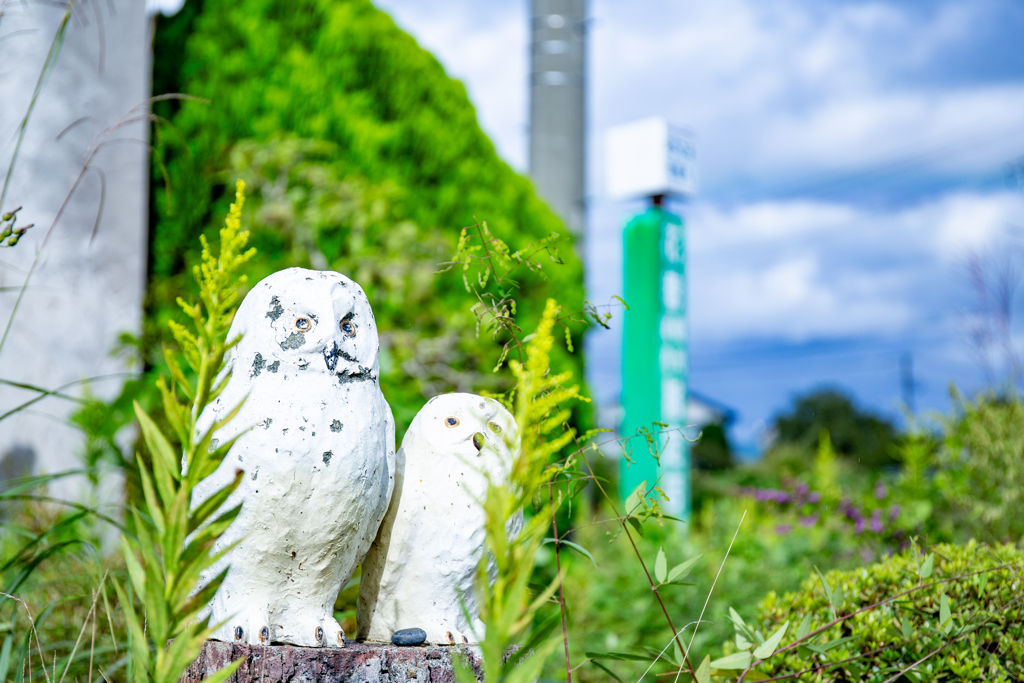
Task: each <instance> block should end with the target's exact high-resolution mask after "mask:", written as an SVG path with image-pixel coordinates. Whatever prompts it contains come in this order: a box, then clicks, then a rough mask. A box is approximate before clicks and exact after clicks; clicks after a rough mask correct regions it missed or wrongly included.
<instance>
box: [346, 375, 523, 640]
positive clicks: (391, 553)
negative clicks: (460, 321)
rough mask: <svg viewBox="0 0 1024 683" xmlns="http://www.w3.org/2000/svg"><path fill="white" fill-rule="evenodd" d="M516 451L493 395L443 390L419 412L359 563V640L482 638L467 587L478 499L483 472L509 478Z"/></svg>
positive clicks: (513, 433) (476, 546)
mask: <svg viewBox="0 0 1024 683" xmlns="http://www.w3.org/2000/svg"><path fill="white" fill-rule="evenodd" d="M518 454H519V435H518V430H517V428H516V423H515V419H514V418H513V417H512V415H511V414H510V413H509V412H508V411H507V410H505V408H504V407H503V406H502V405H501V404H500V403H498V402H497V401H495V400H493V399H489V398H483V397H480V396H474V395H473V394H445V395H443V396H435V397H434V398H432V399H430V401H428V402H427V404H426V405H425V406H424V407H423V409H422V410H420V412H419V413H417V415H416V417H415V418H414V419H413V421H412V424H411V425H410V426H409V431H408V432H406V434H405V438H403V439H402V447H401V448H400V449H399V450H398V456H397V464H396V469H397V472H396V475H395V492H394V496H392V499H391V505H390V507H389V508H388V512H387V515H386V516H385V518H384V522H383V523H382V524H381V528H380V531H379V533H378V535H377V538H376V539H375V540H374V542H373V546H372V547H371V548H370V552H369V553H368V554H367V556H366V560H365V561H364V562H363V570H362V576H361V578H360V582H359V598H358V601H357V617H358V623H359V638H360V639H361V640H362V639H366V640H371V641H388V640H391V638H392V635H393V634H394V633H395V632H396V631H401V630H405V629H422V630H423V631H425V632H426V642H427V643H429V644H435V645H436V644H442V645H447V644H452V643H457V644H462V643H475V642H478V640H479V639H482V638H483V636H484V625H483V623H482V622H481V621H480V618H479V609H478V607H477V602H476V589H477V588H479V586H475V585H474V582H475V580H476V577H477V574H476V569H477V565H478V563H479V562H480V559H481V557H483V553H484V552H485V547H484V541H485V532H484V510H483V505H482V503H483V499H484V497H485V495H486V493H487V484H488V478H490V481H494V482H501V481H506V480H507V478H508V473H509V471H510V468H511V465H512V462H513V460H514V458H516V457H518ZM522 524H523V517H522V513H521V512H520V513H518V514H517V515H516V516H515V517H513V519H511V520H509V522H508V524H507V525H506V529H507V530H508V532H509V534H510V536H512V537H514V536H516V535H518V533H519V531H520V530H521V529H522ZM463 608H465V609H463ZM467 614H468V618H467Z"/></svg>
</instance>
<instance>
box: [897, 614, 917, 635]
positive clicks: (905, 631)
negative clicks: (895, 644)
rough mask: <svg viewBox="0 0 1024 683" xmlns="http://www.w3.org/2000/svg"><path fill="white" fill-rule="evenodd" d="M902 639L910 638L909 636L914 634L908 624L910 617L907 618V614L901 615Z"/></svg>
mask: <svg viewBox="0 0 1024 683" xmlns="http://www.w3.org/2000/svg"><path fill="white" fill-rule="evenodd" d="M900 626H902V631H903V640H910V637H911V636H913V635H914V628H913V627H912V626H911V625H910V619H907V615H906V614H904V615H903V619H902V623H901V624H900Z"/></svg>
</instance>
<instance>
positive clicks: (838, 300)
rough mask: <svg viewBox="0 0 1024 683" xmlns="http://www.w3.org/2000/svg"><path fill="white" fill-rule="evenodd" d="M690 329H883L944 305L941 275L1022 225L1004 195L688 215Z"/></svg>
mask: <svg viewBox="0 0 1024 683" xmlns="http://www.w3.org/2000/svg"><path fill="white" fill-rule="evenodd" d="M688 224H689V226H690V227H689V243H690V253H689V265H690V273H691V276H690V277H691V287H690V306H691V312H692V322H691V327H692V329H693V334H694V335H695V336H697V335H700V336H702V337H705V338H708V339H721V340H724V339H730V338H740V337H756V336H765V337H774V338H782V339H791V340H796V341H802V340H807V339H812V338H829V337H833V338H834V337H844V336H870V335H881V336H891V335H895V334H901V333H904V332H905V331H906V330H907V329H909V328H910V327H911V326H914V325H921V324H923V323H924V322H925V321H927V320H929V319H934V318H935V317H936V316H939V317H942V316H946V315H949V314H951V313H952V312H953V311H952V310H951V309H950V308H949V307H948V303H949V299H950V298H952V297H955V296H957V295H959V294H960V293H962V292H961V291H960V290H964V289H966V288H965V286H964V285H965V283H963V282H959V281H957V280H956V278H950V274H951V273H953V272H956V271H957V270H958V269H960V268H962V267H963V265H964V264H965V262H966V259H967V257H968V255H969V254H970V253H972V252H980V251H983V250H986V249H990V248H992V246H993V245H994V244H996V242H997V240H998V239H999V238H1000V237H1002V236H1005V235H1006V234H1007V232H1008V229H1010V228H1011V227H1012V226H1014V225H1018V226H1019V225H1022V224H1024V201H1022V198H1021V197H1020V195H1017V194H1014V193H1011V192H997V193H991V194H977V193H958V194H952V195H948V196H940V197H937V198H934V199H932V200H928V201H925V202H921V203H919V204H917V205H915V206H912V207H908V208H904V209H899V210H895V211H879V210H867V209H861V208H857V207H855V206H851V205H842V204H827V203H814V202H807V201H770V202H761V203H758V204H753V205H748V206H741V207H737V208H735V209H732V210H722V209H717V208H715V207H712V206H708V205H697V206H695V207H694V208H693V210H692V211H691V212H690V213H689V221H688Z"/></svg>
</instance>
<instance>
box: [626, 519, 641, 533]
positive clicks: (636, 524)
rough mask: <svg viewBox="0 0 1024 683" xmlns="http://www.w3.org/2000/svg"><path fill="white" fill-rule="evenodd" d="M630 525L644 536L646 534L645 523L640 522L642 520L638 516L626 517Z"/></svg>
mask: <svg viewBox="0 0 1024 683" xmlns="http://www.w3.org/2000/svg"><path fill="white" fill-rule="evenodd" d="M626 521H627V522H629V525H630V526H632V527H633V528H634V529H636V532H637V533H638V534H640V536H641V537H642V536H643V535H644V525H643V524H641V523H640V520H639V519H637V518H636V517H629V518H628V519H626Z"/></svg>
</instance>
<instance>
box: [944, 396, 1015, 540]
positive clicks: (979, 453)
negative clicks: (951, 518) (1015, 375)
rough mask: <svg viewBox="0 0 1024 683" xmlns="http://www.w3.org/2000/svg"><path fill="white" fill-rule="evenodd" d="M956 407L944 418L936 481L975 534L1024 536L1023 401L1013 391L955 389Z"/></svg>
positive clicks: (961, 522)
mask: <svg viewBox="0 0 1024 683" xmlns="http://www.w3.org/2000/svg"><path fill="white" fill-rule="evenodd" d="M954 398H955V399H956V400H957V404H958V406H957V413H956V414H955V415H954V416H953V417H952V418H950V419H948V420H946V421H945V424H944V428H945V429H944V431H945V439H944V440H943V443H942V446H941V448H940V449H939V451H938V453H937V455H936V461H937V463H936V464H938V465H939V467H940V480H939V484H940V486H941V487H942V489H943V494H944V495H945V497H946V499H947V500H949V501H950V503H951V505H952V507H953V509H954V511H955V512H956V513H958V523H959V525H961V526H963V527H966V528H967V530H968V531H969V532H970V533H971V535H974V536H976V537H978V538H981V539H984V540H989V541H1011V542H1016V541H1019V540H1020V539H1021V538H1024V518H1022V516H1021V514H1020V508H1021V504H1022V502H1024V401H1021V400H1020V399H1019V398H1018V397H1017V396H1016V395H1015V394H1011V395H1008V396H996V395H992V394H982V395H980V396H978V397H977V398H975V399H974V400H968V399H967V398H965V397H963V396H962V395H960V394H954Z"/></svg>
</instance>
